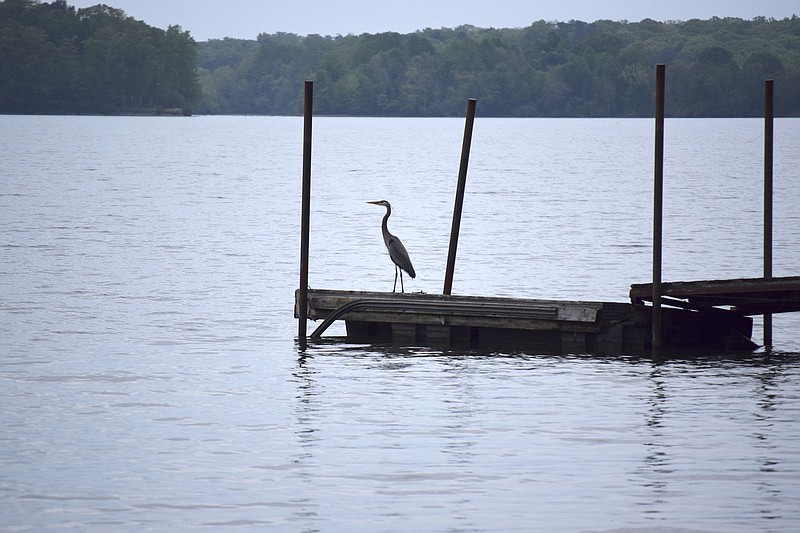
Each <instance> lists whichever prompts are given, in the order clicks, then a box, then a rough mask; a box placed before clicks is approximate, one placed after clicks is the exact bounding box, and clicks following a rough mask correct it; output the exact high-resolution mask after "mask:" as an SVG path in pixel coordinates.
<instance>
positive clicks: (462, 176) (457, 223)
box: [442, 98, 477, 294]
mask: <svg viewBox="0 0 800 533" xmlns="http://www.w3.org/2000/svg"><path fill="white" fill-rule="evenodd" d="M476 104H477V100H475V99H474V98H470V99H469V100H468V101H467V120H466V124H465V125H464V141H463V143H462V144H461V164H460V165H459V168H458V186H457V187H456V200H455V206H454V208H453V225H452V227H451V229H450V247H449V248H448V252H447V268H446V269H445V274H444V288H443V289H442V294H451V293H452V291H453V272H454V271H455V267H456V250H457V249H458V233H459V231H460V229H461V211H462V206H463V205H464V189H465V188H466V183H467V166H468V165H469V150H470V146H471V144H472V125H473V123H474V122H475V106H476Z"/></svg>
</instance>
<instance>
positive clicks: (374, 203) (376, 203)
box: [367, 200, 381, 205]
mask: <svg viewBox="0 0 800 533" xmlns="http://www.w3.org/2000/svg"><path fill="white" fill-rule="evenodd" d="M367 203H368V204H373V205H379V204H380V203H381V202H380V200H379V201H377V202H367Z"/></svg>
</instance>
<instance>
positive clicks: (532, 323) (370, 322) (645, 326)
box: [295, 289, 755, 353]
mask: <svg viewBox="0 0 800 533" xmlns="http://www.w3.org/2000/svg"><path fill="white" fill-rule="evenodd" d="M300 305H301V301H300V291H299V290H298V291H297V293H296V307H295V308H296V314H298V315H299V309H300ZM307 310H308V318H309V319H314V320H320V319H321V320H323V322H322V323H321V324H320V325H319V326H318V327H317V329H316V330H315V331H314V333H313V334H312V338H316V337H319V336H320V335H322V333H324V331H325V330H326V329H327V327H328V326H329V325H330V324H331V323H333V322H334V321H335V320H344V321H345V325H346V331H347V340H348V341H350V342H364V343H394V344H404V345H425V346H457V347H470V348H479V349H498V348H502V347H517V348H520V349H522V348H527V349H531V348H539V349H545V350H552V351H557V352H580V353H584V352H587V351H588V352H594V351H597V352H606V353H620V352H622V351H636V352H639V351H643V350H646V349H648V348H649V343H650V332H651V324H650V322H651V315H652V307H650V306H645V305H643V304H637V303H634V304H631V303H626V302H583V301H577V302H576V301H561V300H532V299H519V298H492V297H478V296H448V295H440V294H422V293H406V294H401V293H385V292H361V291H336V290H314V289H309V290H308V307H307ZM662 312H663V317H662V320H663V332H664V341H665V342H664V346H665V347H681V348H683V347H699V346H704V347H711V348H719V349H737V350H751V349H753V348H755V345H754V344H753V343H752V342H751V341H750V335H751V333H752V326H753V321H752V319H751V318H750V317H747V316H742V315H741V314H739V313H735V312H732V311H729V310H723V309H717V308H711V309H705V310H703V311H690V310H685V309H669V308H664V309H662Z"/></svg>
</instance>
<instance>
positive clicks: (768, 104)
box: [764, 80, 775, 348]
mask: <svg viewBox="0 0 800 533" xmlns="http://www.w3.org/2000/svg"><path fill="white" fill-rule="evenodd" d="M774 89H775V80H766V81H765V82H764V280H765V281H766V280H768V279H772V153H773V146H772V145H773V115H774V109H773V94H774ZM764 346H765V347H768V348H769V347H771V346H772V313H764Z"/></svg>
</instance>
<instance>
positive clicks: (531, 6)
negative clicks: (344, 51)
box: [43, 0, 800, 41]
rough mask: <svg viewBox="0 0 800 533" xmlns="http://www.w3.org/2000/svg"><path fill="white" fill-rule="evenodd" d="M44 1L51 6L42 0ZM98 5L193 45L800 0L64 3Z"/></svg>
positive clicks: (790, 6) (686, 13) (707, 13)
mask: <svg viewBox="0 0 800 533" xmlns="http://www.w3.org/2000/svg"><path fill="white" fill-rule="evenodd" d="M43 1H46V0H43ZM67 3H68V4H69V5H72V6H75V7H76V8H83V7H89V6H93V5H97V4H100V3H103V4H106V5H109V6H111V7H114V8H118V9H122V10H123V11H124V12H125V13H126V14H127V15H128V16H131V17H133V18H135V19H138V20H142V21H144V22H146V23H147V24H149V25H150V26H155V27H157V28H162V29H166V28H167V27H168V26H170V25H179V26H181V28H182V29H183V30H185V31H189V32H190V33H191V35H192V37H194V39H195V40H196V41H207V40H209V39H222V38H224V37H232V38H237V39H255V38H256V37H257V36H258V34H259V33H278V32H286V33H295V34H297V35H310V34H319V35H330V36H336V35H348V34H353V35H359V34H362V33H380V32H385V31H395V32H398V33H403V34H405V33H413V32H415V31H417V30H422V29H425V28H455V27H456V26H460V25H462V24H471V25H473V26H477V27H480V28H521V27H525V26H529V25H530V24H531V23H533V22H536V21H538V20H546V21H559V22H567V21H570V20H582V21H584V22H594V21H595V20H600V19H608V20H614V21H620V20H627V21H629V22H638V21H640V20H642V19H645V18H651V19H653V20H659V21H667V20H689V19H693V18H697V19H709V18H711V17H715V16H716V17H738V18H742V19H752V18H754V17H759V16H763V17H767V18H776V19H782V18H786V17H791V16H792V15H795V14H797V15H800V3H798V2H797V0H662V1H645V0H392V1H391V2H384V1H381V0H327V1H326V0H67Z"/></svg>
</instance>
